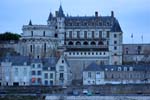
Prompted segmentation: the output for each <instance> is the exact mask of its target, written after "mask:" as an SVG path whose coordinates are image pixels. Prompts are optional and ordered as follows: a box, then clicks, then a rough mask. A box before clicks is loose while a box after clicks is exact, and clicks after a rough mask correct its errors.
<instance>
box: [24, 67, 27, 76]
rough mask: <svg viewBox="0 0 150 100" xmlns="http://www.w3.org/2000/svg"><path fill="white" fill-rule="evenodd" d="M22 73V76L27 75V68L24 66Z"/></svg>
mask: <svg viewBox="0 0 150 100" xmlns="http://www.w3.org/2000/svg"><path fill="white" fill-rule="evenodd" d="M23 74H24V76H27V68H24V71H23Z"/></svg>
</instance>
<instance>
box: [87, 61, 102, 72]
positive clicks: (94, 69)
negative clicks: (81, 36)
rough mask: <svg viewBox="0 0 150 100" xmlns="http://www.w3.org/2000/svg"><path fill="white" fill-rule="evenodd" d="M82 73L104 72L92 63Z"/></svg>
mask: <svg viewBox="0 0 150 100" xmlns="http://www.w3.org/2000/svg"><path fill="white" fill-rule="evenodd" d="M84 71H104V68H103V67H101V66H99V65H97V64H96V63H95V62H93V63H91V64H90V65H88V66H87V68H86V69H84Z"/></svg>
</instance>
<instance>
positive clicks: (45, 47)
mask: <svg viewBox="0 0 150 100" xmlns="http://www.w3.org/2000/svg"><path fill="white" fill-rule="evenodd" d="M44 53H46V43H44Z"/></svg>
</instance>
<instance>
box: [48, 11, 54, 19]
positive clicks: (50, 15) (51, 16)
mask: <svg viewBox="0 0 150 100" xmlns="http://www.w3.org/2000/svg"><path fill="white" fill-rule="evenodd" d="M52 19H53V14H52V13H51V12H50V14H49V17H48V21H50V20H52Z"/></svg>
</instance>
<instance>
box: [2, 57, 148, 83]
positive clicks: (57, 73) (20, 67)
mask: <svg viewBox="0 0 150 100" xmlns="http://www.w3.org/2000/svg"><path fill="white" fill-rule="evenodd" d="M0 61H1V65H0V85H2V86H30V85H38V86H39V85H44V86H56V85H57V86H68V85H71V83H72V70H71V66H72V65H70V64H69V63H68V61H67V59H66V57H65V56H63V55H62V56H60V57H59V58H58V57H49V58H43V59H35V58H30V57H26V56H6V57H4V58H1V59H0ZM82 73H83V75H82V79H83V81H82V82H83V85H102V84H145V83H150V66H149V65H100V64H99V63H98V62H93V63H91V64H89V65H88V66H85V68H84V69H83V71H82Z"/></svg>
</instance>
